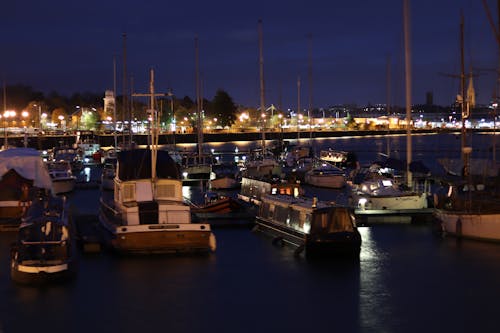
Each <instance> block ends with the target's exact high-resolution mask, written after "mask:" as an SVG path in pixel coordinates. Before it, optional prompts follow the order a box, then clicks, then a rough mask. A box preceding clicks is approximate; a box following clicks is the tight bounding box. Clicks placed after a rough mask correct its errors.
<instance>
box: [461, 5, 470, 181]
mask: <svg viewBox="0 0 500 333" xmlns="http://www.w3.org/2000/svg"><path fill="white" fill-rule="evenodd" d="M460 92H461V94H462V98H461V104H460V107H461V111H462V131H461V133H462V135H461V139H462V140H461V142H462V161H463V165H464V169H463V177H464V178H466V177H468V176H469V173H470V172H469V171H470V170H469V167H470V166H469V157H470V153H471V147H468V146H467V128H466V127H465V123H466V120H467V119H468V118H469V115H470V110H469V103H468V100H467V99H468V96H467V91H466V88H465V60H464V15H463V13H462V12H461V13H460Z"/></svg>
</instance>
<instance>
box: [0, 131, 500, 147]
mask: <svg viewBox="0 0 500 333" xmlns="http://www.w3.org/2000/svg"><path fill="white" fill-rule="evenodd" d="M468 131H470V132H472V133H483V132H484V133H496V132H500V130H499V131H495V130H493V129H468ZM85 133H86V134H84V135H82V137H83V138H84V139H85V140H86V141H87V142H92V143H97V144H99V145H101V146H102V147H106V146H113V145H114V135H113V134H88V133H89V132H85ZM90 133H91V132H90ZM442 133H449V134H460V129H413V130H412V134H414V135H422V134H442ZM385 135H406V130H405V129H400V130H352V131H339V130H335V131H313V132H307V131H301V132H300V140H307V139H326V138H342V137H366V136H385ZM265 138H266V141H280V140H297V139H298V138H299V133H298V132H296V131H287V132H281V131H266V132H265ZM27 139H28V143H27V147H30V148H35V149H38V150H44V149H51V148H53V147H58V146H64V145H73V144H74V143H75V142H76V135H73V134H71V135H68V134H66V135H37V136H28V137H27ZM124 139H125V141H128V137H126V138H124V137H123V135H118V136H117V141H118V143H122V142H123V141H124ZM24 140H25V137H24V136H21V135H12V136H9V137H8V143H9V145H11V146H16V147H23V146H24ZM197 140H198V138H197V134H196V133H186V134H179V133H177V134H175V135H174V134H160V135H159V138H158V144H159V145H173V144H174V143H175V144H196V143H197ZM259 140H262V133H261V132H219V133H204V134H203V141H204V142H205V143H211V142H232V141H250V142H251V141H259ZM1 141H4V140H2V138H0V142H1ZM133 141H134V142H135V143H136V144H138V145H147V144H148V141H149V136H148V135H146V134H134V135H133Z"/></svg>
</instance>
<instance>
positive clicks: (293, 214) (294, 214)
mask: <svg viewBox="0 0 500 333" xmlns="http://www.w3.org/2000/svg"><path fill="white" fill-rule="evenodd" d="M290 225H300V213H299V211H297V210H291V211H290Z"/></svg>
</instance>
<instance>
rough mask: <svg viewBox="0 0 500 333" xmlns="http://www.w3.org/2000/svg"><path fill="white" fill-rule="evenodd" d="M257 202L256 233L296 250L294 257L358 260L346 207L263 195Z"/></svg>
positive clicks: (358, 240)
mask: <svg viewBox="0 0 500 333" xmlns="http://www.w3.org/2000/svg"><path fill="white" fill-rule="evenodd" d="M261 200H262V203H261V205H260V208H259V213H258V215H257V219H256V224H257V229H258V230H262V231H264V232H266V233H268V234H271V235H273V236H274V237H275V241H283V242H286V243H289V244H291V245H294V246H296V247H297V248H296V250H295V254H300V252H302V251H305V255H306V257H318V256H320V257H321V256H340V257H354V258H356V257H357V258H359V254H360V250H361V235H360V233H359V231H358V230H357V226H356V221H355V218H354V215H353V212H352V209H350V208H349V207H344V206H336V205H332V204H330V203H327V202H321V201H317V200H316V198H305V197H301V198H293V197H290V196H282V195H264V196H262V198H261Z"/></svg>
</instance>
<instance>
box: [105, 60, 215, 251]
mask: <svg viewBox="0 0 500 333" xmlns="http://www.w3.org/2000/svg"><path fill="white" fill-rule="evenodd" d="M145 95H146V94H145ZM147 96H149V97H150V105H151V109H150V110H149V112H150V114H151V119H152V123H151V137H152V140H151V141H152V142H151V145H150V147H149V149H132V150H124V151H120V152H119V153H118V160H117V166H116V176H115V179H114V192H113V195H108V194H110V193H108V192H102V197H101V200H100V209H99V220H100V222H101V224H102V225H103V226H104V228H105V229H106V230H108V231H109V234H110V237H109V245H110V246H111V248H112V249H114V250H116V251H117V252H118V253H125V254H129V253H132V254H133V253H192V252H210V251H215V247H216V244H215V236H214V234H213V233H212V232H211V229H210V224H205V223H192V221H191V210H190V206H189V205H187V204H186V203H184V201H183V196H182V179H181V177H180V169H179V167H178V164H177V163H175V161H174V160H173V159H172V158H171V157H170V155H169V154H168V152H167V151H162V150H158V133H159V128H158V112H157V111H156V110H155V109H154V97H155V96H158V95H155V93H154V73H153V70H151V81H150V93H149V94H147Z"/></svg>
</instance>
